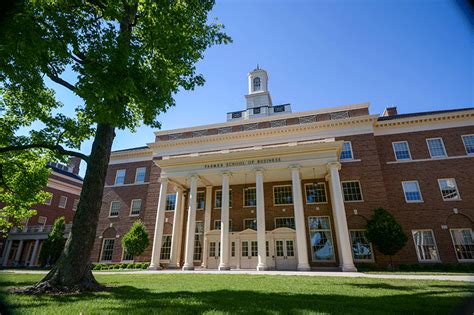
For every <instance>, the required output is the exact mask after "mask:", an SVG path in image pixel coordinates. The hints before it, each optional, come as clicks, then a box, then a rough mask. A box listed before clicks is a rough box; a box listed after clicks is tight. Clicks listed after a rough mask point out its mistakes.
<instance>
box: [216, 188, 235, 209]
mask: <svg viewBox="0 0 474 315" xmlns="http://www.w3.org/2000/svg"><path fill="white" fill-rule="evenodd" d="M221 207H222V190H216V199H215V204H214V208H216V209H220V208H221ZM229 208H232V189H229Z"/></svg>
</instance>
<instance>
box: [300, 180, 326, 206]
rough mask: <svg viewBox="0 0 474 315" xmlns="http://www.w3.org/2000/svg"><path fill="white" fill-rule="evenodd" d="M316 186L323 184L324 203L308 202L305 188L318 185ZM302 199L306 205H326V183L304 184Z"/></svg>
mask: <svg viewBox="0 0 474 315" xmlns="http://www.w3.org/2000/svg"><path fill="white" fill-rule="evenodd" d="M318 184H323V186H324V195H325V197H326V202H308V192H307V191H306V186H310V185H318ZM304 199H305V203H306V204H307V205H318V204H327V203H328V191H327V189H326V183H325V182H314V183H306V184H304Z"/></svg>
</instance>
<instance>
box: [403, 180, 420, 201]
mask: <svg viewBox="0 0 474 315" xmlns="http://www.w3.org/2000/svg"><path fill="white" fill-rule="evenodd" d="M404 183H416V187H418V192H419V193H420V199H419V200H408V199H407V194H406V191H405V185H403V184H404ZM402 189H403V197H404V198H405V202H406V203H423V202H424V201H423V194H422V193H421V187H420V183H419V182H418V181H417V180H402Z"/></svg>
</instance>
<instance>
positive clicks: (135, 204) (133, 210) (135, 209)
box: [130, 199, 142, 215]
mask: <svg viewBox="0 0 474 315" xmlns="http://www.w3.org/2000/svg"><path fill="white" fill-rule="evenodd" d="M141 209H142V200H141V199H133V200H132V204H131V206H130V215H140V210H141Z"/></svg>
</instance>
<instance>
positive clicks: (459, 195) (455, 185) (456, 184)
mask: <svg viewBox="0 0 474 315" xmlns="http://www.w3.org/2000/svg"><path fill="white" fill-rule="evenodd" d="M443 180H452V181H453V182H454V187H455V188H456V192H457V193H458V197H457V198H456V199H446V198H444V196H443V191H442V189H441V181H443ZM438 186H439V192H440V194H441V198H443V201H461V194H460V193H459V187H458V183H456V179H454V178H439V179H438Z"/></svg>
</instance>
